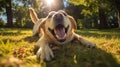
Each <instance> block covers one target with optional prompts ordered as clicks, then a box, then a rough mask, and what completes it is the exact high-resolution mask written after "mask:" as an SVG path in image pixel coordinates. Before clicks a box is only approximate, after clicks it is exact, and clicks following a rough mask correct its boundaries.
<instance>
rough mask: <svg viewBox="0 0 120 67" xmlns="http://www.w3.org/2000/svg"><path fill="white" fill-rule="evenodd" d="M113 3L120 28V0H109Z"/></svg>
mask: <svg viewBox="0 0 120 67" xmlns="http://www.w3.org/2000/svg"><path fill="white" fill-rule="evenodd" d="M108 1H109V2H110V3H111V6H112V9H114V10H116V12H117V16H118V24H119V28H120V0H108Z"/></svg>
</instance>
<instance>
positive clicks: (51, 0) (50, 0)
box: [46, 0, 54, 5]
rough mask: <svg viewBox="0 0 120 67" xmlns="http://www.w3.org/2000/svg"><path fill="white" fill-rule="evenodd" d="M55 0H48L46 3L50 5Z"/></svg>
mask: <svg viewBox="0 0 120 67" xmlns="http://www.w3.org/2000/svg"><path fill="white" fill-rule="evenodd" d="M53 2H54V0H46V3H47V4H48V5H51V4H52V3H53Z"/></svg>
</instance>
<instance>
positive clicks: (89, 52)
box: [0, 28, 120, 67]
mask: <svg viewBox="0 0 120 67" xmlns="http://www.w3.org/2000/svg"><path fill="white" fill-rule="evenodd" d="M76 33H78V34H80V35H81V36H83V37H84V38H86V39H88V40H89V41H92V42H94V43H96V45H97V48H94V49H92V48H87V47H84V46H82V45H80V44H79V43H77V42H72V43H68V44H65V45H55V46H53V47H52V49H53V51H54V55H55V59H54V60H52V61H50V62H45V61H43V60H41V61H40V62H38V61H37V60H36V58H34V57H31V56H33V55H34V54H33V47H34V44H35V43H36V42H37V40H38V39H39V38H38V37H32V29H14V28H5V29H4V28H0V67H7V66H13V67H19V66H20V67H120V30H118V29H106V30H98V29H89V30H88V29H84V30H77V31H76Z"/></svg>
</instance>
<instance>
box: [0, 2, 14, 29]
mask: <svg viewBox="0 0 120 67" xmlns="http://www.w3.org/2000/svg"><path fill="white" fill-rule="evenodd" d="M0 2H1V4H0V10H1V11H3V10H2V9H5V10H6V15H7V25H6V26H7V27H13V21H12V20H13V19H12V0H1V1H0Z"/></svg>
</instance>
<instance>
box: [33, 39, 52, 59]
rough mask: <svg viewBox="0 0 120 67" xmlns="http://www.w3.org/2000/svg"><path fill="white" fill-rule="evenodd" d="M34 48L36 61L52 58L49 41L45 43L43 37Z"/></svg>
mask: <svg viewBox="0 0 120 67" xmlns="http://www.w3.org/2000/svg"><path fill="white" fill-rule="evenodd" d="M35 49H38V50H37V53H36V55H37V60H38V61H39V60H40V59H42V60H46V61H50V60H51V59H52V58H54V55H53V52H52V50H51V48H50V47H49V43H47V42H46V40H45V39H42V38H41V39H39V40H38V42H37V44H36V45H35Z"/></svg>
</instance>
